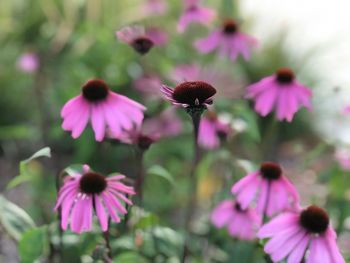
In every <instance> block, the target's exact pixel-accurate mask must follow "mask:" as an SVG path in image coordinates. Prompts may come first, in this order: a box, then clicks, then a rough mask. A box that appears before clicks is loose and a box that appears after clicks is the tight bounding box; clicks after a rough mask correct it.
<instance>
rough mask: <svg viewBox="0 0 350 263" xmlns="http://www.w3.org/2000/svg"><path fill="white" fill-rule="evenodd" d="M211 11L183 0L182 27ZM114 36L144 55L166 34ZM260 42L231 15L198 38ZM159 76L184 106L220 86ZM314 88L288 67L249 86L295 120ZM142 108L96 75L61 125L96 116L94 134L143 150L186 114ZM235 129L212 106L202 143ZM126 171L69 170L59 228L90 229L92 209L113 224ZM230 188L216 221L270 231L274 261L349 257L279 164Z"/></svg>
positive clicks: (124, 195) (240, 233)
mask: <svg viewBox="0 0 350 263" xmlns="http://www.w3.org/2000/svg"><path fill="white" fill-rule="evenodd" d="M149 4H150V6H149V7H150V8H151V6H152V5H153V7H154V8H156V9H157V10H158V11H161V12H162V11H164V9H165V8H166V5H165V4H164V3H163V2H162V1H160V0H152V1H149ZM214 17H215V12H214V11H213V10H210V9H208V8H205V7H202V6H201V5H200V3H199V1H197V0H186V1H185V10H184V13H183V15H182V16H181V18H180V20H179V23H178V27H177V29H178V31H179V32H183V31H185V30H186V28H187V26H188V25H189V24H190V23H192V22H198V23H202V24H205V25H208V24H210V22H211V21H212V20H213V18H214ZM116 36H117V37H118V39H120V40H121V41H124V42H125V43H127V44H129V45H130V46H132V47H133V48H134V49H135V50H136V51H137V52H138V53H140V54H142V55H144V54H146V53H147V52H148V51H149V50H150V49H151V48H152V47H153V46H154V45H163V44H165V42H166V37H165V36H164V35H163V34H161V32H160V31H157V30H155V29H145V28H143V27H141V26H132V27H126V28H123V29H121V30H120V31H118V32H116ZM256 44H257V42H256V40H255V39H254V38H253V37H250V36H248V35H246V34H244V33H242V32H241V31H240V29H239V25H238V23H237V22H236V21H235V20H233V19H228V20H225V21H224V22H223V25H222V28H220V29H218V30H215V31H214V32H212V33H211V34H210V35H209V36H208V37H207V38H204V39H201V40H198V41H196V42H195V44H194V46H195V47H196V48H197V49H198V51H199V52H201V53H208V52H211V51H213V50H214V49H217V48H218V49H219V53H220V54H221V55H223V56H226V57H229V58H230V59H231V60H235V59H236V58H237V56H238V55H240V54H241V55H242V56H243V57H244V58H245V59H248V58H249V57H250V49H251V48H252V47H253V46H255V45H256ZM156 84H157V85H158V84H159V86H160V87H159V88H160V91H161V93H162V94H163V95H164V97H165V98H166V99H167V100H169V101H170V102H171V103H172V104H173V105H176V106H178V107H184V108H186V110H187V111H190V110H193V109H207V107H208V106H209V105H211V104H212V103H213V96H214V95H215V93H216V89H215V88H214V87H213V85H211V84H209V83H207V82H205V81H203V80H201V79H199V80H198V79H191V80H188V81H185V82H181V83H179V84H178V85H177V86H176V87H175V88H170V87H168V86H166V85H161V84H160V83H156ZM311 95H312V94H311V91H310V90H309V89H308V88H307V87H305V86H303V85H302V84H300V83H299V82H298V81H297V80H296V77H295V74H294V72H293V71H292V70H291V69H289V68H281V69H278V70H277V71H276V73H275V74H274V75H272V76H268V77H265V78H263V79H262V80H260V81H259V82H258V83H255V84H252V85H250V86H249V87H247V89H246V96H245V97H246V98H248V99H253V100H254V101H255V107H254V108H255V111H256V112H258V113H259V114H260V115H262V116H266V115H267V114H269V113H270V112H272V111H273V110H276V115H277V119H278V120H287V121H288V122H291V121H292V119H293V116H294V114H295V113H296V112H297V111H298V110H299V108H300V107H302V106H304V107H306V108H308V109H311V103H310V98H311ZM145 110H146V108H145V107H144V106H143V105H141V104H139V103H138V102H135V101H133V100H131V99H129V98H127V97H125V96H123V95H120V94H117V93H115V92H113V91H111V90H110V89H109V87H108V85H107V84H106V83H105V82H104V81H103V80H100V79H92V80H89V81H87V82H86V83H85V84H84V85H83V87H82V92H81V94H80V95H78V96H77V97H75V98H73V99H71V100H70V101H68V102H67V103H66V104H65V105H64V107H63V109H62V111H61V116H62V118H63V124H62V128H63V129H64V130H65V131H69V132H71V135H72V137H73V138H78V137H79V136H80V135H81V134H82V132H83V130H84V129H85V127H86V126H87V124H88V123H89V122H91V125H92V129H93V131H94V134H95V139H96V141H99V142H100V141H103V140H104V139H105V137H108V138H112V139H118V140H120V141H122V142H125V143H132V144H135V145H137V146H138V147H139V148H140V149H141V150H145V149H147V148H148V147H149V146H150V145H151V144H152V143H153V142H154V141H156V140H158V139H159V138H161V137H165V136H169V135H176V134H178V132H179V130H180V129H181V122H180V121H178V122H177V121H174V120H175V119H176V117H175V115H174V114H173V112H171V111H167V112H164V113H163V114H164V116H165V115H166V117H165V118H164V121H162V122H161V125H159V123H160V122H159V121H158V122H157V121H156V120H154V119H153V120H152V119H149V120H148V123H149V124H148V125H147V120H146V121H144V120H143V119H144V111H145ZM169 120H171V121H169ZM156 123H157V125H156ZM147 127H148V128H147ZM152 127H153V130H152ZM230 133H231V127H230V125H228V124H227V123H224V122H222V121H221V120H220V118H218V116H217V114H215V112H213V111H209V112H208V114H207V115H206V116H205V117H204V118H203V119H202V121H201V123H200V127H199V138H198V142H199V143H200V144H201V145H202V146H203V147H206V148H215V147H218V146H219V144H220V138H222V137H226V136H227V135H229V134H230ZM124 177H125V176H124V175H114V176H112V177H105V176H103V175H101V174H99V173H96V172H94V171H91V170H90V168H89V166H87V165H84V167H83V170H82V172H81V173H78V172H77V173H76V174H73V175H70V176H68V177H67V178H65V180H64V184H63V187H62V188H61V189H60V191H59V194H58V199H57V204H56V209H61V218H62V219H61V226H62V228H63V229H67V228H68V225H70V228H71V230H72V231H74V232H77V233H81V232H84V231H89V230H91V227H92V214H93V212H95V213H96V215H97V217H98V219H99V222H100V225H101V228H102V230H103V231H107V229H108V222H109V218H111V219H112V220H113V221H114V222H120V220H121V219H120V215H125V214H126V213H127V210H126V208H125V207H124V206H123V205H122V202H124V203H126V204H129V205H131V204H132V202H131V200H130V199H129V197H128V195H134V194H135V191H134V189H133V187H130V186H127V185H125V184H124V183H122V181H121V180H123V179H124ZM232 193H233V194H234V196H235V198H234V199H233V200H225V201H223V202H222V203H220V204H219V205H218V207H217V208H216V209H215V210H214V211H213V213H212V216H211V219H212V222H213V223H214V225H215V226H217V227H223V226H226V225H227V226H228V229H229V233H230V234H231V235H232V236H235V237H238V238H241V239H253V238H255V237H259V238H261V239H264V238H271V239H270V240H269V241H268V242H267V243H266V244H265V252H266V253H268V254H270V255H271V258H272V260H273V261H274V262H278V261H281V260H283V259H284V258H287V261H288V262H289V263H298V262H300V261H301V260H302V259H303V257H304V255H305V251H306V250H307V249H308V248H309V247H310V249H309V251H310V252H309V254H308V256H307V262H310V263H316V262H329V263H333V262H335V263H341V262H345V261H344V259H343V257H342V256H341V254H340V253H339V250H338V248H337V245H336V235H335V232H334V230H333V228H332V226H331V224H330V221H329V217H328V215H327V213H326V212H325V211H324V210H323V209H321V208H319V207H317V206H309V207H307V208H305V209H302V208H300V206H299V196H298V193H297V191H296V190H295V188H294V186H293V185H292V184H291V183H290V182H289V180H288V179H287V178H286V177H285V176H284V175H283V172H282V169H281V167H280V166H279V165H277V164H275V163H263V164H262V165H261V167H260V169H259V170H258V171H256V172H253V173H251V174H248V175H247V176H246V177H245V178H243V179H241V180H240V181H238V182H237V183H236V184H235V185H234V186H233V187H232ZM121 201H122V202H121ZM279 213H281V214H280V215H278V216H277V217H276V218H273V219H272V220H271V221H270V222H268V223H267V224H265V225H263V226H262V227H261V225H262V221H263V217H264V216H266V217H273V216H276V215H277V214H279ZM258 228H260V229H259V231H258V232H257V233H256V230H257V229H258Z"/></svg>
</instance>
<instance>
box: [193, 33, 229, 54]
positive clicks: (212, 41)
mask: <svg viewBox="0 0 350 263" xmlns="http://www.w3.org/2000/svg"><path fill="white" fill-rule="evenodd" d="M221 40H222V38H221V32H220V31H214V32H212V33H210V34H209V36H207V37H206V38H202V39H199V40H197V41H196V42H195V43H194V46H195V48H196V49H197V50H198V51H199V52H200V53H204V54H206V53H209V52H211V51H213V50H214V49H215V48H216V47H217V46H218V45H219V42H220V41H221Z"/></svg>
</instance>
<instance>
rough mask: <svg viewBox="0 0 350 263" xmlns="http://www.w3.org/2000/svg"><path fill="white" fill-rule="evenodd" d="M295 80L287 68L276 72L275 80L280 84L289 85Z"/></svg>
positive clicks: (292, 73)
mask: <svg viewBox="0 0 350 263" xmlns="http://www.w3.org/2000/svg"><path fill="white" fill-rule="evenodd" d="M294 78H295V75H294V72H293V71H292V70H291V69H289V68H280V69H279V70H277V72H276V79H277V81H278V82H279V83H281V84H289V83H291V82H292V81H293V80H294Z"/></svg>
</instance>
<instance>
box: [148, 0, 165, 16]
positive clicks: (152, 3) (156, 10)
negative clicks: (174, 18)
mask: <svg viewBox="0 0 350 263" xmlns="http://www.w3.org/2000/svg"><path fill="white" fill-rule="evenodd" d="M167 9H168V5H167V3H166V2H165V1H164V0H146V1H145V6H144V10H145V12H146V14H147V15H162V14H164V13H165V12H166V11H167Z"/></svg>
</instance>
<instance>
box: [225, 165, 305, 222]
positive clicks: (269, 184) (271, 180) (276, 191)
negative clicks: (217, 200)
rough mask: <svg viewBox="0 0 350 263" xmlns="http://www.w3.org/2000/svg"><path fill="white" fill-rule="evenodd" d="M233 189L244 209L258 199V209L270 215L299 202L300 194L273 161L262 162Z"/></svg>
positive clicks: (261, 212) (291, 207)
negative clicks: (257, 168) (258, 167)
mask: <svg viewBox="0 0 350 263" xmlns="http://www.w3.org/2000/svg"><path fill="white" fill-rule="evenodd" d="M231 191H232V193H233V194H234V195H236V198H237V201H238V202H239V203H240V204H241V207H242V208H243V209H246V208H247V207H248V206H249V204H251V203H252V202H253V201H254V200H255V199H256V208H257V211H258V212H259V213H260V214H266V215H268V216H272V215H274V214H276V213H279V212H282V211H285V210H288V209H295V207H296V206H297V204H298V202H299V195H298V193H297V191H296V189H295V188H294V186H293V185H292V184H291V183H290V182H289V180H288V179H287V178H286V177H285V176H284V175H283V172H282V168H281V167H280V166H279V165H278V164H275V163H271V162H266V163H262V164H261V166H260V169H259V170H258V171H255V172H252V173H250V174H248V175H246V176H245V177H244V178H243V179H241V180H239V181H238V182H237V183H235V184H234V185H233V186H232V189H231Z"/></svg>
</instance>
